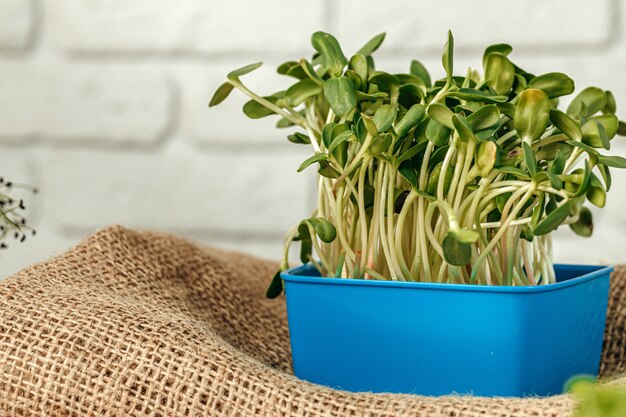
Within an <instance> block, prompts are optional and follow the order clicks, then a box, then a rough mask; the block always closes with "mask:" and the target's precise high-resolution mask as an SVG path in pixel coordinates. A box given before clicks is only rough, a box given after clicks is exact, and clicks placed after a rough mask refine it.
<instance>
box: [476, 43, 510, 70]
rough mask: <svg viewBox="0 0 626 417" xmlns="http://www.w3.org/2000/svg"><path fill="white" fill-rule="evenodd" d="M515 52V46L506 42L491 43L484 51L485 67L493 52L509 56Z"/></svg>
mask: <svg viewBox="0 0 626 417" xmlns="http://www.w3.org/2000/svg"><path fill="white" fill-rule="evenodd" d="M511 52H513V47H512V46H511V45H509V44H506V43H498V44H495V45H490V46H488V47H487V49H485V52H484V53H483V68H484V67H485V66H486V62H487V58H488V57H489V55H490V54H492V53H499V54H502V55H504V56H509V55H510V54H511Z"/></svg>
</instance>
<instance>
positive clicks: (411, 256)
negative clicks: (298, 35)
mask: <svg viewBox="0 0 626 417" xmlns="http://www.w3.org/2000/svg"><path fill="white" fill-rule="evenodd" d="M384 36H385V35H384V34H380V35H378V36H376V37H374V38H373V39H372V40H370V41H369V42H368V43H367V44H365V46H363V47H362V48H361V49H360V50H359V51H358V52H357V53H356V54H355V55H353V56H352V57H351V58H350V59H348V58H346V56H345V55H344V53H343V51H342V49H341V47H340V45H339V43H338V42H337V40H336V39H335V38H334V37H333V36H332V35H330V34H328V33H324V32H316V33H314V34H313V35H312V38H311V43H312V45H313V48H314V49H315V51H316V52H315V53H314V55H313V57H312V59H311V60H310V61H308V60H306V59H300V60H299V61H288V62H285V63H284V64H282V65H280V66H279V67H278V73H280V74H283V75H285V76H288V77H292V78H293V79H294V83H293V85H291V86H290V87H289V88H288V89H286V90H284V91H278V92H275V93H273V94H271V95H265V96H261V95H259V94H257V93H255V92H253V91H251V90H250V89H249V88H248V87H246V85H245V84H244V83H243V82H242V80H241V77H242V76H244V75H246V74H248V73H250V72H252V71H254V70H256V69H257V68H259V67H260V66H261V63H257V64H251V65H248V66H245V67H243V68H240V69H237V70H235V71H232V72H230V73H229V74H228V76H227V78H228V80H227V81H226V82H225V83H224V84H222V85H221V86H220V87H219V88H218V89H217V91H216V92H215V95H214V96H213V98H212V99H211V102H210V104H209V106H215V105H217V104H219V103H221V102H222V101H223V100H224V99H225V98H226V97H227V96H228V95H229V94H230V92H231V91H232V90H233V89H237V90H239V91H240V92H242V93H243V94H245V95H246V96H248V97H249V98H250V101H248V102H247V103H246V104H245V105H244V106H243V111H244V113H245V114H246V115H247V116H248V117H250V118H253V119H257V118H261V117H266V116H270V115H276V116H278V118H279V119H278V122H277V124H276V126H277V127H279V128H285V127H296V128H298V131H297V132H296V133H293V134H291V135H289V136H288V138H287V139H288V140H289V141H291V142H293V143H296V144H302V145H306V146H310V147H311V148H312V150H313V155H312V156H311V157H310V158H308V159H307V160H305V161H304V162H303V163H302V164H301V165H300V168H299V169H298V171H302V170H304V169H307V168H309V167H311V166H316V167H317V172H318V174H319V175H318V183H317V184H318V186H317V207H316V209H315V210H314V211H313V213H312V214H311V217H310V218H308V219H305V220H303V221H302V222H301V223H300V224H298V225H295V226H294V227H293V228H292V229H291V230H290V231H289V233H288V234H287V237H286V242H285V250H284V257H283V261H282V263H281V265H280V271H282V270H285V269H287V268H288V267H289V260H288V254H289V247H290V245H291V243H292V242H294V241H299V242H300V247H301V251H300V259H301V261H302V262H305V263H306V262H310V263H311V264H312V265H313V266H314V267H315V268H317V269H318V270H319V272H320V273H321V275H322V276H330V277H344V278H364V279H381V280H386V279H387V280H397V281H421V282H439V283H458V284H483V285H516V286H522V285H544V284H549V283H553V282H555V279H556V277H555V272H554V267H553V264H552V243H551V233H552V232H553V231H554V230H556V229H557V228H558V227H559V226H561V225H563V224H568V225H569V226H570V227H571V229H572V230H573V231H574V232H576V233H577V234H579V235H581V236H589V235H591V232H592V230H593V222H592V218H591V212H590V211H589V209H588V208H587V207H585V206H584V204H586V203H587V202H589V203H591V204H593V205H595V206H598V207H602V206H604V204H605V201H606V192H607V191H608V190H609V188H610V187H611V173H610V168H626V159H624V158H622V157H620V156H615V155H608V154H607V151H608V150H609V149H610V146H611V140H612V139H613V138H614V137H615V136H616V135H617V134H620V135H626V124H624V123H623V122H620V121H619V120H618V118H617V117H616V116H615V111H616V105H615V99H614V97H613V95H612V94H611V93H610V92H609V91H605V90H601V89H599V88H596V87H590V88H587V89H584V90H583V91H581V92H580V94H578V95H577V96H576V97H575V98H574V99H573V100H572V101H571V103H570V104H569V106H568V108H567V110H566V111H565V112H563V111H560V110H558V109H557V104H558V100H559V98H560V97H562V96H566V95H569V94H571V93H573V92H574V82H573V81H572V80H571V79H570V78H569V77H568V76H567V75H565V74H562V73H557V72H552V73H547V74H543V75H539V76H535V75H533V74H530V73H528V72H526V71H524V70H523V69H521V68H520V67H518V66H517V65H515V64H514V63H513V62H512V61H511V60H510V58H509V55H510V54H511V52H512V47H511V46H509V45H506V44H497V45H492V46H489V47H488V48H487V49H486V50H485V53H484V55H483V59H482V65H483V74H484V75H482V76H481V75H480V74H479V73H478V72H477V71H475V70H472V69H471V68H470V69H468V70H467V72H466V74H465V75H464V76H456V75H454V73H453V64H454V60H453V48H454V39H453V37H452V34H451V33H448V41H447V43H446V45H445V47H444V49H443V55H442V64H443V69H444V70H445V74H446V75H445V78H442V79H440V80H436V81H434V82H433V81H431V77H430V75H429V73H428V71H427V70H426V69H425V67H424V66H423V65H422V64H421V63H420V62H419V61H417V60H413V61H412V62H411V64H410V70H409V72H408V73H403V74H391V73H387V72H383V71H379V70H377V69H375V65H374V59H373V58H372V54H373V53H374V52H375V51H376V50H377V49H378V47H379V46H380V45H381V43H382V41H383V39H384ZM280 271H279V272H280ZM281 291H282V282H281V279H280V275H279V273H277V274H276V275H275V277H274V279H273V281H272V283H271V284H270V287H269V288H268V292H267V295H268V296H269V297H275V296H277V295H279V294H280V293H281Z"/></svg>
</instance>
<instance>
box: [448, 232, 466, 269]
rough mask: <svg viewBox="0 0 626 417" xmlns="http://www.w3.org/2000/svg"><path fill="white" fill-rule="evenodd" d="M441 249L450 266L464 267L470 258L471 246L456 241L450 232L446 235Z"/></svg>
mask: <svg viewBox="0 0 626 417" xmlns="http://www.w3.org/2000/svg"><path fill="white" fill-rule="evenodd" d="M441 247H442V249H443V256H444V258H445V259H446V262H448V263H449V264H450V265H456V266H465V265H467V264H468V263H469V261H470V259H471V258H472V248H471V246H470V245H468V244H467V243H462V242H459V241H458V240H456V238H455V236H454V235H453V234H452V233H451V232H448V233H447V234H446V237H444V239H443V242H442V244H441Z"/></svg>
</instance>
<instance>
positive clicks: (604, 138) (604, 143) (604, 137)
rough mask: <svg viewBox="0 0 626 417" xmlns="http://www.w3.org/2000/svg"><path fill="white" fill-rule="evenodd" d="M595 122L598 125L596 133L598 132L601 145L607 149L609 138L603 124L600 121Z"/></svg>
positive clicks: (609, 145)
mask: <svg viewBox="0 0 626 417" xmlns="http://www.w3.org/2000/svg"><path fill="white" fill-rule="evenodd" d="M596 124H597V126H598V133H599V134H600V140H601V141H602V147H603V148H604V149H606V150H607V151H608V150H609V149H611V142H610V139H609V137H608V136H607V134H606V130H605V129H604V126H603V125H602V123H599V122H597V123H596Z"/></svg>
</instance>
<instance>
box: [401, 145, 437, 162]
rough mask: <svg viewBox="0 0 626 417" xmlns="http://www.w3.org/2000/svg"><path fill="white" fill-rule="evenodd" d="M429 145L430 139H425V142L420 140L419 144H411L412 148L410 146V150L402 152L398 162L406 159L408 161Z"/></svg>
mask: <svg viewBox="0 0 626 417" xmlns="http://www.w3.org/2000/svg"><path fill="white" fill-rule="evenodd" d="M427 145H428V141H423V142H420V143H418V144H415V145H413V146H411V148H409V150H407V151H406V152H404V153H402V154H401V155H400V156H399V158H398V164H401V163H403V162H404V161H408V160H409V159H411V158H413V157H414V156H415V155H417V154H418V153H420V152H422V151H423V150H424V149H426V146H427ZM432 159H433V158H431V161H432Z"/></svg>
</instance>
